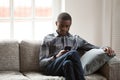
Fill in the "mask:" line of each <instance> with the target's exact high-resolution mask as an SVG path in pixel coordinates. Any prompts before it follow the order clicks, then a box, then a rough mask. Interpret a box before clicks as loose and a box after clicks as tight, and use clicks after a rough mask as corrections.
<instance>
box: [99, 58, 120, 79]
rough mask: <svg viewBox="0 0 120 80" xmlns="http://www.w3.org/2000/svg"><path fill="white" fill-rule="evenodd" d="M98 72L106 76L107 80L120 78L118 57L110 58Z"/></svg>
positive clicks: (119, 60)
mask: <svg viewBox="0 0 120 80" xmlns="http://www.w3.org/2000/svg"><path fill="white" fill-rule="evenodd" d="M100 73H101V74H102V75H103V76H105V77H106V78H107V80H120V59H118V58H117V57H114V58H112V59H111V60H110V61H109V62H107V63H106V64H105V65H104V66H103V67H102V68H101V69H100Z"/></svg>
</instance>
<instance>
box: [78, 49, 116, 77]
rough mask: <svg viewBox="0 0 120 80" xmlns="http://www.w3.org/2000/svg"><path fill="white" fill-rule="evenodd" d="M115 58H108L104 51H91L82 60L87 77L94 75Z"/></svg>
mask: <svg viewBox="0 0 120 80" xmlns="http://www.w3.org/2000/svg"><path fill="white" fill-rule="evenodd" d="M114 56H115V55H113V56H108V55H107V53H105V52H104V51H103V49H91V50H90V51H88V52H86V53H85V54H84V55H83V56H82V57H81V59H80V60H81V63H82V67H83V69H84V72H85V75H88V74H92V73H94V72H95V71H97V70H98V69H100V68H101V67H102V66H103V65H104V64H105V63H106V62H108V61H109V60H110V59H111V58H113V57H114Z"/></svg>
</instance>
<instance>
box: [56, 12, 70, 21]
mask: <svg viewBox="0 0 120 80" xmlns="http://www.w3.org/2000/svg"><path fill="white" fill-rule="evenodd" d="M60 20H70V21H72V17H71V16H70V14H68V13H67V12H62V13H60V14H59V15H58V18H57V21H60Z"/></svg>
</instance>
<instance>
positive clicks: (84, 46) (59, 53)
mask: <svg viewBox="0 0 120 80" xmlns="http://www.w3.org/2000/svg"><path fill="white" fill-rule="evenodd" d="M71 23H72V18H71V16H70V15H69V14H68V13H61V14H59V16H58V18H57V21H56V26H57V30H56V33H53V34H48V35H47V36H46V37H45V38H44V41H43V44H42V46H41V50H40V57H39V64H40V69H42V71H43V72H44V73H45V74H46V75H53V76H64V77H65V79H66V80H85V78H84V72H83V68H82V65H81V62H80V55H81V52H79V51H83V52H84V51H88V50H91V49H93V48H97V49H98V48H99V47H97V46H94V45H92V44H90V43H88V42H87V41H85V40H84V39H82V38H80V37H79V36H78V35H72V34H70V33H69V29H70V26H71ZM103 49H104V51H105V52H107V54H108V55H112V54H113V53H114V51H113V50H112V49H111V48H110V47H104V48H103Z"/></svg>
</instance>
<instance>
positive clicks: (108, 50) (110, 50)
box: [103, 47, 115, 56]
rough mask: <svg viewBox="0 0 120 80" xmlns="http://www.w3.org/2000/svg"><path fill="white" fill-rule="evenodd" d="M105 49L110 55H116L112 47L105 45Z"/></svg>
mask: <svg viewBox="0 0 120 80" xmlns="http://www.w3.org/2000/svg"><path fill="white" fill-rule="evenodd" d="M103 50H104V51H105V52H106V53H107V54H108V55H109V56H112V55H115V51H114V50H113V49H112V48H111V47H104V48H103Z"/></svg>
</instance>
